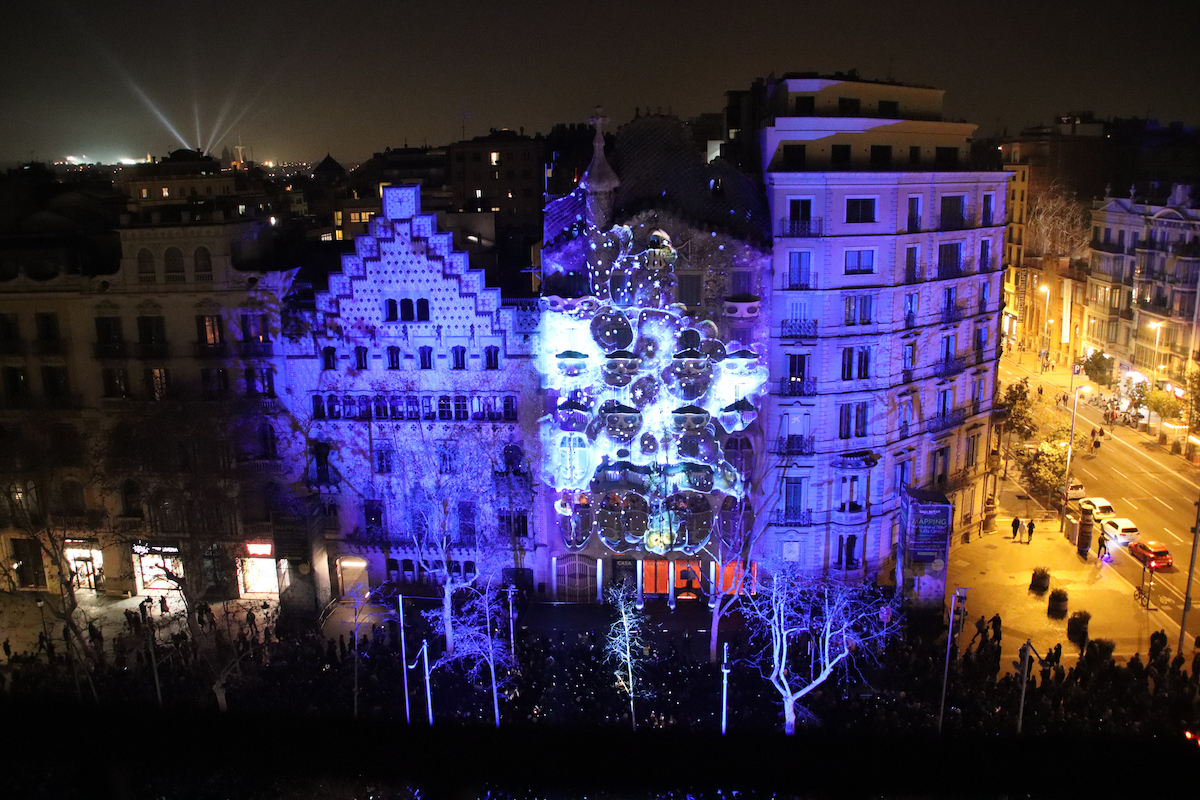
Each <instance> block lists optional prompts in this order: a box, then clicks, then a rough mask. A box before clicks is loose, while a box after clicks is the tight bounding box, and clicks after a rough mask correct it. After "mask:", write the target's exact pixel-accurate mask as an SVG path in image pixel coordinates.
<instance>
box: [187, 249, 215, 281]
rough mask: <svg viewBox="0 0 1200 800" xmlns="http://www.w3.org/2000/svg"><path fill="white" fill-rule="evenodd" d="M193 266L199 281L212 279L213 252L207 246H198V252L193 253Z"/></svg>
mask: <svg viewBox="0 0 1200 800" xmlns="http://www.w3.org/2000/svg"><path fill="white" fill-rule="evenodd" d="M192 268H193V270H194V271H195V274H196V280H197V281H203V282H210V281H212V254H211V253H209V252H208V248H207V247H197V248H196V252H194V253H192Z"/></svg>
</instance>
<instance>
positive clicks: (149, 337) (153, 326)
mask: <svg viewBox="0 0 1200 800" xmlns="http://www.w3.org/2000/svg"><path fill="white" fill-rule="evenodd" d="M137 326H138V343H139V344H142V345H161V344H165V343H166V341H167V324H166V320H165V319H164V318H163V317H138V318H137Z"/></svg>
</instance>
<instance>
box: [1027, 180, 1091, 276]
mask: <svg viewBox="0 0 1200 800" xmlns="http://www.w3.org/2000/svg"><path fill="white" fill-rule="evenodd" d="M1025 229H1026V231H1027V238H1026V240H1025V241H1026V247H1027V249H1028V252H1029V254H1030V255H1040V256H1066V257H1071V258H1074V257H1077V256H1080V255H1083V253H1084V251H1085V250H1086V249H1087V245H1088V238H1089V235H1090V231H1091V217H1090V215H1089V213H1088V209H1087V207H1086V206H1085V205H1084V204H1083V203H1081V202H1079V201H1078V200H1076V199H1075V196H1074V193H1073V192H1068V191H1067V190H1066V189H1065V188H1064V187H1063V186H1062V185H1061V184H1059V183H1052V184H1050V185H1049V186H1047V187H1045V188H1044V189H1042V190H1041V191H1039V192H1038V193H1037V194H1035V195H1033V196H1032V197H1030V198H1029V214H1028V217H1027V218H1026V226H1025Z"/></svg>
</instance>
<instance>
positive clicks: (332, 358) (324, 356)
mask: <svg viewBox="0 0 1200 800" xmlns="http://www.w3.org/2000/svg"><path fill="white" fill-rule="evenodd" d="M321 369H337V352H336V351H334V349H333V348H332V347H326V348H325V349H323V350H322V351H321Z"/></svg>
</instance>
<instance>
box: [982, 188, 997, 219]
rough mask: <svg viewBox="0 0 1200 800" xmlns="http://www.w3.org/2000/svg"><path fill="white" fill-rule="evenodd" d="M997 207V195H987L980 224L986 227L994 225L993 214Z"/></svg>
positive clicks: (984, 198) (984, 197) (984, 199)
mask: <svg viewBox="0 0 1200 800" xmlns="http://www.w3.org/2000/svg"><path fill="white" fill-rule="evenodd" d="M995 205H996V195H994V194H985V195H984V196H983V210H982V218H981V220H980V222H981V224H982V225H984V226H985V227H986V226H990V225H991V224H992V213H993V210H994V207H995Z"/></svg>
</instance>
